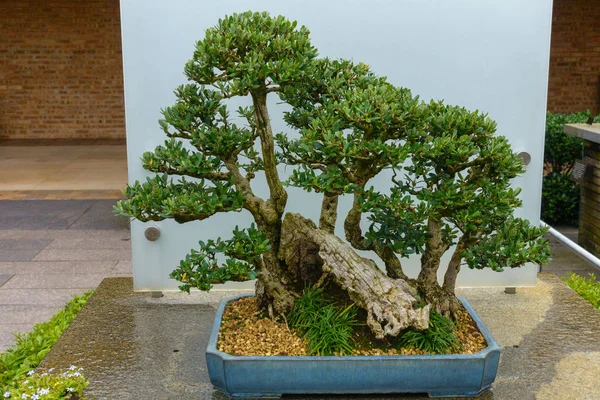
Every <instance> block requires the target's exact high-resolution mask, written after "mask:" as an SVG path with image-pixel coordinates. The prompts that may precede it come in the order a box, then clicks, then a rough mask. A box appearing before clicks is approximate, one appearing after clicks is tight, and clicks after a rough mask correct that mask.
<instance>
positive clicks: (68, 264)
mask: <svg viewBox="0 0 600 400" xmlns="http://www.w3.org/2000/svg"><path fill="white" fill-rule="evenodd" d="M116 264H117V261H86V262H81V261H30V262H0V274H18V273H24V274H47V273H58V274H68V273H73V274H76V273H92V274H94V273H105V274H107V275H106V276H110V273H111V272H112V271H113V268H114V267H115V265H116Z"/></svg>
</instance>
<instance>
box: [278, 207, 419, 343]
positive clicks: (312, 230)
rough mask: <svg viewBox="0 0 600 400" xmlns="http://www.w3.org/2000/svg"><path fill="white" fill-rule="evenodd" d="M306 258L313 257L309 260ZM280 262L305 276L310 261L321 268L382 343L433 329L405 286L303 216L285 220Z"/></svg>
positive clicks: (403, 282)
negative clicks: (363, 313)
mask: <svg viewBox="0 0 600 400" xmlns="http://www.w3.org/2000/svg"><path fill="white" fill-rule="evenodd" d="M300 247H301V248H300ZM305 249H311V250H312V251H310V252H306V251H304V250H305ZM307 253H308V254H312V257H308V260H305V257H304V255H305V254H307ZM315 253H316V256H317V257H316V258H315V257H314V255H315ZM279 258H280V259H281V260H283V261H284V262H285V263H286V265H287V266H288V268H289V269H290V270H294V271H305V270H306V269H307V268H306V267H307V266H306V265H305V264H306V263H307V262H308V264H309V266H310V267H311V268H313V269H314V268H315V267H317V264H318V267H320V270H321V271H322V274H326V276H327V277H328V278H329V279H331V280H333V281H334V282H335V283H336V284H337V285H338V286H339V287H341V288H342V289H343V290H345V291H346V292H347V293H348V295H349V297H350V299H351V300H352V301H353V302H354V303H355V304H356V305H357V306H358V307H360V308H362V309H364V310H366V311H367V325H368V326H369V328H370V329H371V330H372V331H373V333H374V334H375V336H376V337H377V338H378V339H383V338H384V337H385V336H397V335H398V334H399V333H400V332H402V331H403V330H404V329H406V328H409V327H414V328H416V329H419V330H420V329H426V328H427V327H428V326H429V308H430V306H429V305H427V306H425V307H422V308H417V307H416V305H415V303H416V299H415V298H414V297H413V296H412V294H411V291H412V289H411V288H410V287H409V285H408V284H407V283H406V281H404V280H402V279H392V278H390V277H388V276H387V275H385V273H384V272H383V271H381V270H380V269H379V267H378V266H377V264H376V263H375V262H374V261H373V260H370V259H367V258H364V257H361V256H359V255H358V254H357V253H356V252H355V251H354V250H353V249H352V248H351V247H350V246H349V245H348V244H346V243H345V242H343V241H342V240H341V239H340V238H338V237H337V236H334V235H333V234H331V233H328V232H327V231H325V230H321V229H318V228H317V226H316V225H315V224H314V223H313V222H312V221H311V220H309V219H306V218H304V217H302V216H301V215H300V214H292V213H288V214H286V216H285V218H284V221H283V226H282V233H281V242H280V247H279ZM315 259H318V262H316V261H315Z"/></svg>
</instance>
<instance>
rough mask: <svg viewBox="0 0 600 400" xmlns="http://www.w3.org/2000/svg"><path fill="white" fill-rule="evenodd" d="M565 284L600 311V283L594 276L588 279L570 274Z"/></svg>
mask: <svg viewBox="0 0 600 400" xmlns="http://www.w3.org/2000/svg"><path fill="white" fill-rule="evenodd" d="M565 282H566V284H567V285H568V286H569V287H570V288H571V289H573V290H574V291H576V292H577V293H578V294H579V295H580V296H581V297H583V298H584V299H586V300H587V301H588V302H590V303H591V304H592V305H593V306H594V307H596V308H597V309H598V310H600V282H596V276H595V275H594V274H590V277H589V278H587V279H586V278H584V277H582V276H579V275H577V274H574V273H570V274H569V276H568V277H567V279H565Z"/></svg>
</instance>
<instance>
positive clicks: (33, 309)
mask: <svg viewBox="0 0 600 400" xmlns="http://www.w3.org/2000/svg"><path fill="white" fill-rule="evenodd" d="M60 308H61V307H47V306H34V305H28V304H27V305H25V304H18V305H0V316H2V318H3V320H5V321H10V322H11V323H12V324H36V323H38V322H41V321H47V320H49V319H50V318H51V317H52V316H53V315H54V314H55V313H56V312H57V311H58V310H60Z"/></svg>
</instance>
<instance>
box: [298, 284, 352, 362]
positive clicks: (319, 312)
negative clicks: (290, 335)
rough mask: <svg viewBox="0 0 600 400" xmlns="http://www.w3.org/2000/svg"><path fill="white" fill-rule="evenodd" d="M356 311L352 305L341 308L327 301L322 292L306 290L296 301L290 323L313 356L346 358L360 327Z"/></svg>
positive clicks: (311, 289)
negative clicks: (304, 340)
mask: <svg viewBox="0 0 600 400" xmlns="http://www.w3.org/2000/svg"><path fill="white" fill-rule="evenodd" d="M357 312H358V308H357V307H356V306H355V305H353V304H351V305H349V306H347V307H345V308H342V307H339V306H337V305H335V304H333V303H331V302H330V301H328V300H327V299H326V298H325V296H324V295H323V291H322V290H320V289H315V288H307V289H305V290H304V295H303V296H301V297H299V298H298V299H296V302H295V303H294V308H293V309H292V310H291V311H290V312H289V313H288V316H287V321H288V325H289V326H290V328H295V329H298V330H299V331H300V334H301V335H302V336H303V337H305V338H306V340H307V341H308V346H309V348H310V354H311V355H319V356H330V355H345V354H351V353H352V351H353V350H354V348H355V343H354V339H353V337H352V336H353V328H354V327H355V326H358V325H360V323H359V322H358V321H357V319H356V314H357Z"/></svg>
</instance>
